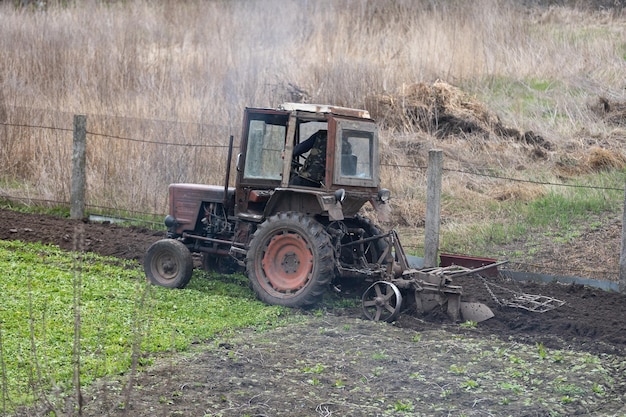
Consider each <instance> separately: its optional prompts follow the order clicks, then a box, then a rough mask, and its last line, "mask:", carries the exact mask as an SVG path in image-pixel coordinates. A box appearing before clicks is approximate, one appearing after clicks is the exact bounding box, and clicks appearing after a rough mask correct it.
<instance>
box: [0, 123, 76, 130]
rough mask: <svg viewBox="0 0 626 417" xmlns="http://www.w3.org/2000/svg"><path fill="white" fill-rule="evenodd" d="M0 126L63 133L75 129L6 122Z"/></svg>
mask: <svg viewBox="0 0 626 417" xmlns="http://www.w3.org/2000/svg"><path fill="white" fill-rule="evenodd" d="M0 125H2V126H11V127H28V128H33V129H46V130H61V131H63V132H73V131H74V129H73V128H71V129H70V128H67V127H55V126H43V125H26V124H21V123H6V122H0Z"/></svg>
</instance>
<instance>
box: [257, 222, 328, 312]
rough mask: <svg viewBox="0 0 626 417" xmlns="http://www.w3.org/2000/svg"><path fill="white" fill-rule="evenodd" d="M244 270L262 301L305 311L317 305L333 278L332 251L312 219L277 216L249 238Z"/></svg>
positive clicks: (324, 235)
mask: <svg viewBox="0 0 626 417" xmlns="http://www.w3.org/2000/svg"><path fill="white" fill-rule="evenodd" d="M246 266H247V270H248V278H249V279H250V283H251V285H252V289H253V290H254V292H255V293H256V295H257V296H258V297H259V299H261V300H262V301H264V302H266V303H268V304H275V305H282V306H287V307H308V306H311V305H313V304H315V303H316V302H317V301H319V299H320V298H321V297H322V295H323V294H324V292H325V291H326V288H327V286H328V284H329V283H330V282H331V280H332V279H333V278H334V266H335V260H334V251H333V247H332V244H331V242H330V237H329V236H328V233H326V231H325V230H324V228H323V227H322V225H321V224H320V223H318V222H317V221H315V220H314V219H313V218H311V217H308V216H305V215H302V214H299V213H294V212H287V213H279V214H277V215H274V216H272V217H270V218H268V219H267V220H266V221H265V222H263V223H262V224H261V225H259V227H258V228H257V230H256V232H255V233H254V235H253V236H252V241H251V242H250V247H249V249H248V256H247V261H246Z"/></svg>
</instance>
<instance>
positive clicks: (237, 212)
mask: <svg viewBox="0 0 626 417" xmlns="http://www.w3.org/2000/svg"><path fill="white" fill-rule="evenodd" d="M232 157H233V139H232V137H231V141H230V147H229V154H228V161H231V160H232V159H233V158H232ZM235 159H236V163H234V168H235V171H236V172H235V175H236V178H235V186H234V187H229V184H230V176H231V173H230V171H231V168H230V166H229V167H228V168H227V170H226V171H227V172H226V175H225V181H224V184H223V185H202V184H171V185H170V186H169V214H168V215H167V217H166V218H165V225H166V227H167V238H165V239H162V240H160V241H158V242H155V243H154V244H153V245H152V246H151V247H150V248H149V249H148V251H147V254H146V256H145V259H144V270H145V273H146V275H147V277H148V279H149V280H150V281H151V282H152V283H153V284H157V285H161V286H165V287H171V288H183V287H185V286H186V285H187V283H188V282H189V280H190V278H191V275H192V270H193V267H194V262H193V261H194V256H193V255H192V254H197V255H201V260H202V264H203V267H204V268H206V269H209V270H217V271H219V272H232V271H237V270H245V271H246V273H247V276H248V278H249V280H250V284H251V286H252V288H253V290H254V292H255V293H256V295H257V296H258V298H259V299H260V300H262V301H264V302H266V303H268V304H276V305H282V306H288V307H308V306H312V305H314V304H316V303H317V302H318V301H319V300H320V298H321V297H322V296H323V294H324V293H325V292H326V291H327V289H328V288H329V287H330V286H331V284H332V283H333V282H334V281H335V280H340V279H361V280H364V284H365V285H364V286H363V287H365V286H366V285H368V284H369V288H367V290H366V291H365V293H364V294H363V299H362V302H363V312H364V314H365V315H366V316H367V317H368V318H370V319H372V320H381V321H393V320H394V319H395V318H396V317H397V316H398V314H399V313H400V310H401V305H402V299H403V296H402V294H403V293H404V294H405V299H406V293H407V292H411V291H412V292H413V294H414V298H413V300H414V302H415V306H416V308H417V310H418V311H423V312H425V311H429V310H432V309H435V308H442V309H445V310H446V311H447V313H448V314H449V316H450V317H451V318H452V319H453V320H460V319H461V318H462V319H464V320H474V321H481V320H484V319H486V318H488V317H491V315H492V313H491V311H490V310H489V309H488V308H487V307H486V306H484V305H482V304H478V303H463V302H461V295H462V289H461V287H459V286H455V285H452V278H453V276H454V273H455V272H458V271H454V270H453V271H450V270H449V269H446V268H443V269H442V268H435V269H430V270H417V269H414V268H412V267H411V265H409V262H408V261H407V256H406V255H405V252H404V250H403V248H402V246H401V244H400V241H399V239H398V234H397V233H396V232H395V231H393V230H392V231H389V232H384V233H383V232H382V231H381V230H380V229H379V227H378V226H376V225H375V224H374V223H373V222H372V221H371V220H369V219H368V218H367V217H365V216H363V215H362V208H363V207H364V205H366V204H367V203H368V202H369V203H370V204H371V206H372V207H373V210H374V211H375V212H376V213H377V215H378V217H379V218H385V217H386V216H387V215H388V211H389V204H388V201H389V198H390V192H389V191H388V190H387V189H384V188H381V187H380V179H379V165H380V164H379V143H378V128H377V124H376V123H375V122H374V120H372V119H371V118H370V116H369V113H368V112H367V111H366V110H359V109H349V108H345V107H336V106H326V105H313V104H294V103H286V104H283V105H282V106H280V107H279V108H277V109H265V108H246V109H245V113H244V119H243V132H242V136H241V141H240V149H239V153H238V154H237V156H236V158H235ZM196 258H197V256H196Z"/></svg>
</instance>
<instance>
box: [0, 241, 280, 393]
mask: <svg viewBox="0 0 626 417" xmlns="http://www.w3.org/2000/svg"><path fill="white" fill-rule="evenodd" d="M0 274H1V275H2V277H3V279H2V281H1V282H0V289H1V291H2V293H3V294H5V299H4V301H3V303H2V308H1V309H0V323H2V327H1V345H2V358H1V359H2V362H3V369H4V371H5V378H4V381H5V382H4V383H5V384H6V387H5V392H6V395H7V396H8V397H9V398H11V401H12V402H13V404H15V405H20V404H28V403H29V402H31V401H32V400H33V398H34V397H35V393H33V389H35V388H36V387H38V388H40V389H43V390H44V391H46V390H48V389H50V388H51V387H52V386H56V387H61V389H62V390H66V389H69V388H70V387H71V384H72V375H73V372H74V370H75V369H76V368H77V366H78V364H80V375H81V382H82V383H83V384H89V383H90V382H91V381H93V380H94V379H95V378H97V377H101V376H103V375H115V374H121V373H126V372H128V370H129V369H130V368H131V366H142V365H147V364H149V363H150V362H151V358H152V356H153V355H154V354H156V353H158V352H164V351H174V350H175V351H184V350H186V349H188V347H189V346H190V344H191V343H193V342H197V341H202V340H208V339H210V338H212V337H214V336H215V335H216V334H217V333H218V332H222V331H224V330H232V329H234V328H237V327H243V326H254V325H265V324H269V323H273V322H275V320H276V319H277V318H278V317H279V316H280V314H281V311H282V310H281V308H279V307H270V306H266V305H264V304H262V303H260V302H259V301H257V300H256V299H255V298H254V295H253V293H252V292H251V291H250V290H249V289H248V287H247V284H246V283H245V281H243V280H238V279H237V278H236V277H235V278H232V279H231V278H230V277H229V279H228V280H226V279H224V280H221V279H219V278H216V277H212V278H211V279H203V277H202V276H196V277H195V279H193V280H192V281H191V283H190V285H189V286H188V288H186V289H184V290H177V291H172V290H169V289H166V288H161V287H155V286H151V285H148V284H147V283H146V282H145V278H144V276H143V272H142V271H140V269H139V268H138V267H137V265H136V264H134V263H132V262H124V261H120V260H119V259H114V258H103V257H100V256H96V255H93V254H90V253H85V254H72V253H68V252H64V251H61V250H59V249H57V248H55V247H50V246H43V245H39V244H24V243H21V242H17V241H0ZM196 274H198V275H201V274H202V273H201V272H196ZM9 295H10V296H9ZM75 331H78V332H79V333H75ZM76 350H77V351H76ZM134 361H136V363H133V362H134Z"/></svg>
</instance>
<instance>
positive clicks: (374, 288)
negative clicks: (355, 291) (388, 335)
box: [362, 281, 402, 323]
mask: <svg viewBox="0 0 626 417" xmlns="http://www.w3.org/2000/svg"><path fill="white" fill-rule="evenodd" d="M362 306H363V314H365V317H367V318H368V319H369V320H373V321H386V322H388V323H390V322H392V321H394V320H395V319H396V317H398V314H400V308H401V306H402V294H400V290H399V289H398V287H397V286H395V285H394V284H392V283H391V282H387V281H378V282H375V283H373V284H372V285H370V286H369V288H368V289H367V290H365V292H364V293H363V298H362Z"/></svg>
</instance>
